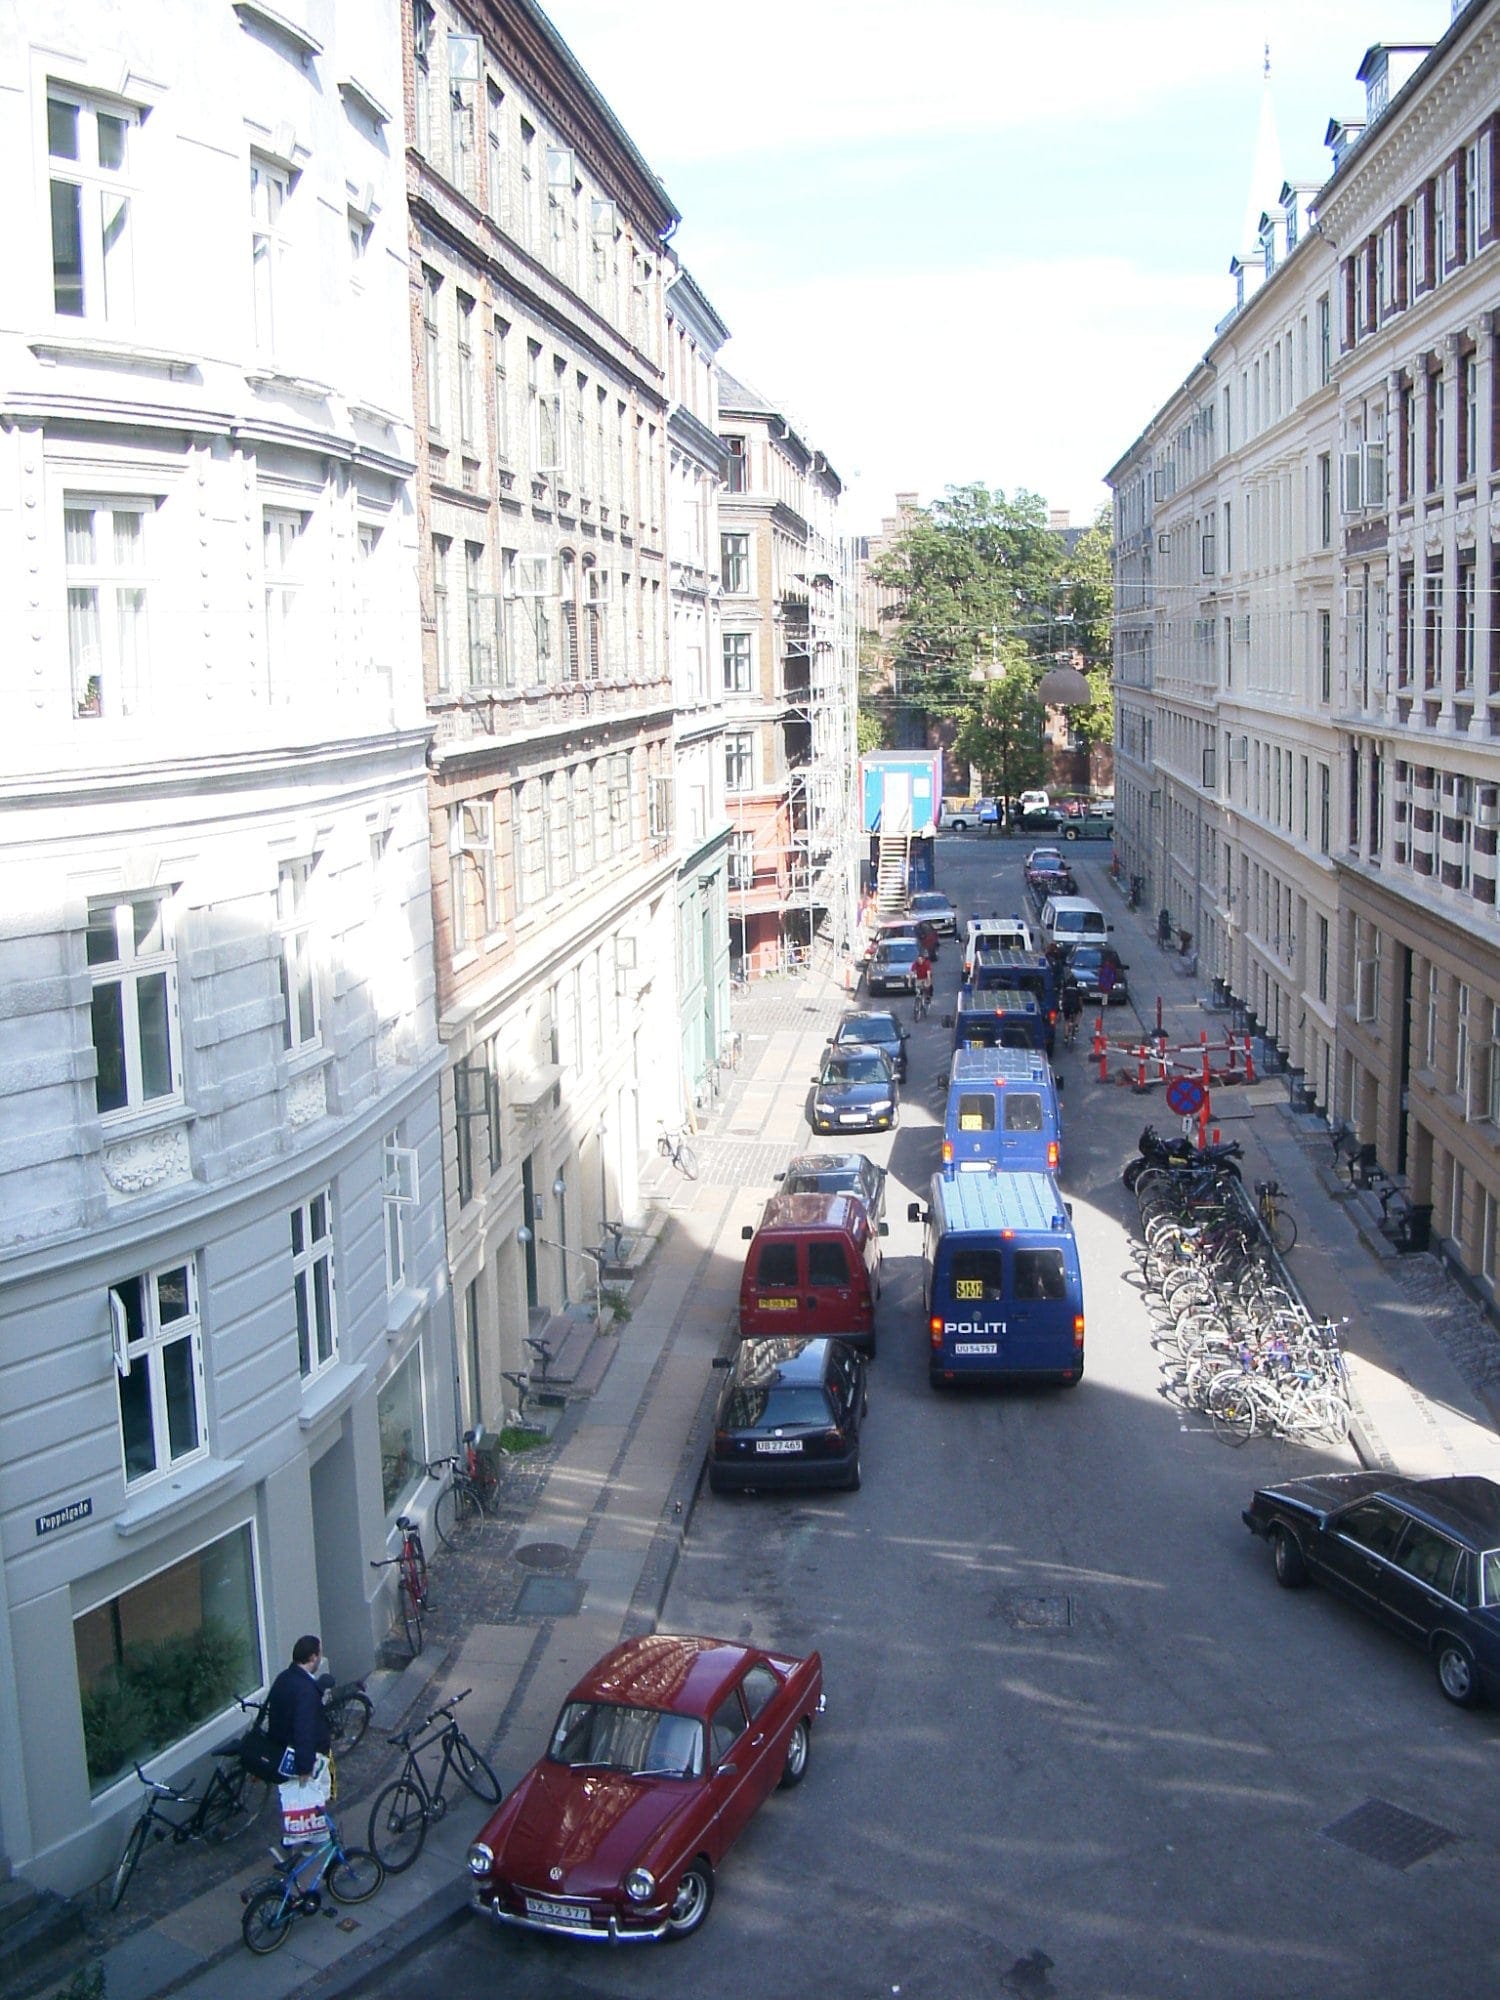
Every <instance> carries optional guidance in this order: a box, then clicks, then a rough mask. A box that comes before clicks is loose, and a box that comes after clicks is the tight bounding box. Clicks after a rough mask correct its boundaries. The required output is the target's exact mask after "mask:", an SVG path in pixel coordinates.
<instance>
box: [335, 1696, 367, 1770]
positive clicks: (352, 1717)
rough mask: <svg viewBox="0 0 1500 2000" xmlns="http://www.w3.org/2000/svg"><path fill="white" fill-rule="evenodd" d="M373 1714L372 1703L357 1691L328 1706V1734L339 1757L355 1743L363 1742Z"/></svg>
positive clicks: (345, 1753)
mask: <svg viewBox="0 0 1500 2000" xmlns="http://www.w3.org/2000/svg"><path fill="white" fill-rule="evenodd" d="M374 1713H375V1704H374V1702H372V1701H371V1699H370V1697H369V1696H368V1695H367V1694H365V1693H363V1692H362V1691H361V1690H359V1689H356V1690H355V1691H354V1692H353V1693H352V1694H346V1695H341V1696H340V1698H339V1699H338V1700H337V1701H333V1702H330V1703H329V1704H328V1733H329V1735H330V1736H331V1737H332V1738H333V1748H334V1749H335V1750H336V1751H337V1752H338V1754H339V1755H340V1756H345V1755H347V1753H348V1752H349V1751H351V1750H352V1749H353V1748H354V1746H355V1745H356V1744H357V1743H361V1742H363V1741H364V1734H365V1731H366V1730H367V1729H368V1728H369V1726H370V1717H371V1716H372V1715H373V1714H374Z"/></svg>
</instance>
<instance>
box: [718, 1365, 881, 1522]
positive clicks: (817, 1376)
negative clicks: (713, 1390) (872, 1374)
mask: <svg viewBox="0 0 1500 2000" xmlns="http://www.w3.org/2000/svg"><path fill="white" fill-rule="evenodd" d="M714 1366H715V1367H716V1368H727V1369H728V1371H729V1379H728V1381H727V1382H726V1383H725V1384H724V1388H723V1391H722V1393H721V1394H720V1396H719V1407H718V1410H717V1412H716V1414H715V1416H714V1436H713V1443H712V1444H711V1445H710V1446H709V1453H708V1483H709V1485H710V1487H711V1488H712V1489H713V1491H714V1492H715V1493H736V1492H738V1493H748V1492H755V1491H760V1490H764V1489H767V1488H772V1487H778V1486H779V1487H796V1488H799V1489H805V1488H807V1487H809V1486H845V1487H848V1488H849V1489H850V1491H851V1492H852V1491H857V1490H858V1487H859V1480H860V1467H859V1430H860V1425H861V1424H862V1423H863V1421H864V1415H865V1411H866V1409H867V1408H868V1407H869V1400H870V1399H869V1391H868V1390H867V1388H866V1386H865V1364H864V1362H863V1361H862V1360H861V1359H860V1357H859V1355H857V1354H856V1353H855V1351H854V1349H853V1348H852V1347H849V1346H847V1345H846V1344H845V1343H844V1342H843V1341H842V1340H822V1339H812V1340H777V1339H767V1340H742V1341H741V1342H740V1344H739V1346H738V1347H737V1348H736V1350H735V1352H734V1353H733V1354H732V1355H730V1356H729V1357H727V1358H726V1359H723V1360H718V1361H715V1363H714Z"/></svg>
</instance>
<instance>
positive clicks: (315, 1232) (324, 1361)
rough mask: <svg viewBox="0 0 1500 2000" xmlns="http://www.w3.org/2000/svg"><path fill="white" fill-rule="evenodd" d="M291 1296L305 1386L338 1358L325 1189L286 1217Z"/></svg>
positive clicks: (330, 1214)
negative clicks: (295, 1314)
mask: <svg viewBox="0 0 1500 2000" xmlns="http://www.w3.org/2000/svg"><path fill="white" fill-rule="evenodd" d="M291 1234H292V1292H293V1296H294V1297H295V1299H296V1304H297V1369H298V1373H299V1374H300V1375H301V1377H302V1379H303V1381H304V1382H310V1381H312V1380H313V1378H314V1377H315V1376H317V1375H320V1374H321V1373H322V1372H323V1370H324V1369H325V1368H327V1367H328V1366H329V1365H330V1364H331V1363H332V1362H334V1361H335V1360H337V1358H338V1319H337V1311H336V1302H335V1297H334V1284H333V1204H332V1198H331V1196H330V1195H329V1192H328V1190H327V1188H324V1189H323V1191H322V1192H321V1193H320V1194H315V1195H314V1196H313V1197H312V1199H311V1201H303V1202H299V1203H298V1204H297V1206H296V1207H295V1208H294V1209H293V1210H292V1213H291Z"/></svg>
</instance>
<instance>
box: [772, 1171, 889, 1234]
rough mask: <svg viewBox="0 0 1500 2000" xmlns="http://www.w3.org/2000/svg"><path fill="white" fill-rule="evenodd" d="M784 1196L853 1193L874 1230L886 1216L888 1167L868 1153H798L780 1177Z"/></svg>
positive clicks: (778, 1176) (778, 1177)
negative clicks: (877, 1163) (880, 1163)
mask: <svg viewBox="0 0 1500 2000" xmlns="http://www.w3.org/2000/svg"><path fill="white" fill-rule="evenodd" d="M776 1178H777V1179H778V1180H779V1181H780V1182H781V1192H782V1193H783V1194H852V1195H857V1196H858V1198H859V1200H860V1201H861V1202H862V1203H863V1204H864V1210H865V1214H866V1215H868V1216H869V1218H870V1222H871V1224H872V1226H873V1227H875V1228H877V1229H878V1228H879V1226H880V1218H881V1217H882V1216H883V1215H884V1214H885V1168H884V1167H877V1166H876V1164H875V1162H874V1161H873V1160H872V1159H870V1158H869V1157H868V1156H867V1155H866V1154H864V1153H798V1154H797V1156H796V1158H795V1159H792V1160H788V1162H787V1164H786V1166H785V1167H784V1168H783V1169H782V1171H781V1172H780V1173H779V1174H778V1175H777V1176H776Z"/></svg>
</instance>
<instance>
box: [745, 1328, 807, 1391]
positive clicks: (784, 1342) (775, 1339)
mask: <svg viewBox="0 0 1500 2000" xmlns="http://www.w3.org/2000/svg"><path fill="white" fill-rule="evenodd" d="M831 1344H832V1342H831V1339H830V1338H829V1337H828V1336H826V1335H824V1334H808V1335H807V1336H806V1337H805V1338H803V1339H791V1340H789V1339H787V1338H786V1336H785V1335H773V1336H772V1337H771V1338H770V1339H767V1340H754V1339H752V1340H742V1341H741V1342H740V1344H739V1346H738V1347H737V1348H736V1349H735V1355H734V1369H733V1372H732V1374H731V1377H730V1379H731V1380H732V1381H733V1382H735V1383H737V1384H738V1385H739V1386H740V1387H741V1388H748V1389H773V1388H776V1387H778V1386H781V1387H786V1388H791V1387H794V1386H797V1385H799V1384H802V1383H808V1382H810V1383H812V1384H813V1385H814V1386H817V1385H818V1384H819V1383H821V1382H822V1380H823V1377H824V1375H825V1374H826V1373H827V1371H828V1349H829V1347H830V1346H831Z"/></svg>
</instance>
